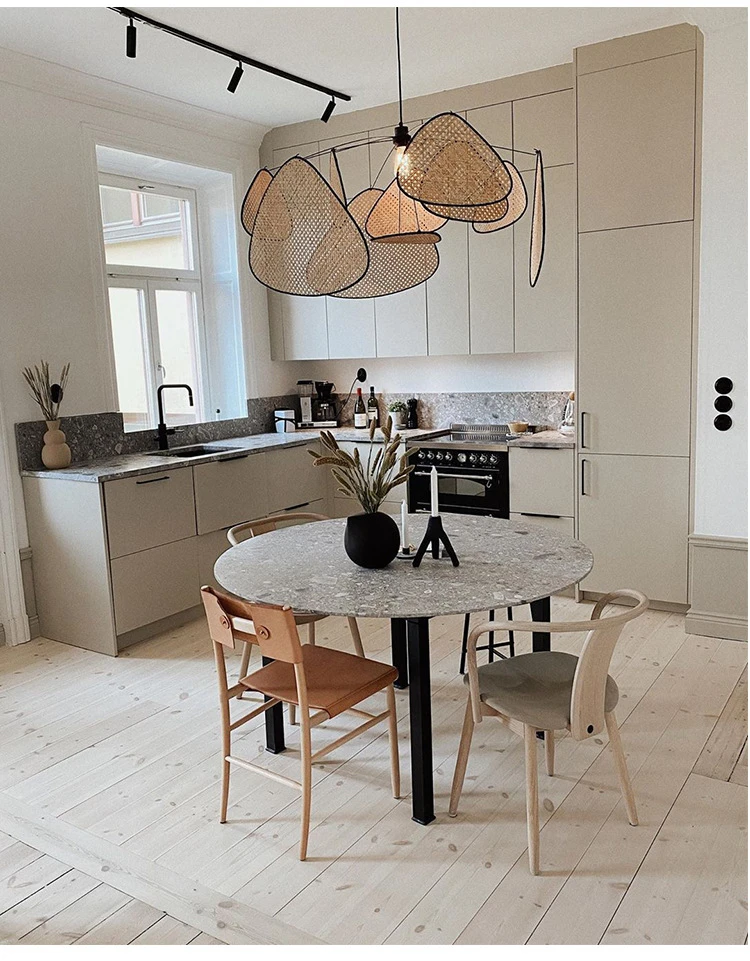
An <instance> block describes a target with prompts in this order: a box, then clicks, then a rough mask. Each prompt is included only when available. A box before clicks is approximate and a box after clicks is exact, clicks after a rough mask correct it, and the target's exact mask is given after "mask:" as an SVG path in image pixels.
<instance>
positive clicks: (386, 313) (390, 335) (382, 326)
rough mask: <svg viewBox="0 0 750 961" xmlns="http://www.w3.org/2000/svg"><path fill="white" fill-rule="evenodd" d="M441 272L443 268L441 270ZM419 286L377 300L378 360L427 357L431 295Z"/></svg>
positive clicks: (423, 285)
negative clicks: (382, 358) (428, 296)
mask: <svg viewBox="0 0 750 961" xmlns="http://www.w3.org/2000/svg"><path fill="white" fill-rule="evenodd" d="M438 269H440V268H438ZM425 288H426V284H419V286H418V287H412V289H411V290H404V291H402V292H401V293H400V294H389V295H388V296H387V297H378V298H376V300H375V332H376V336H377V349H378V357H426V356H427V292H426V289H425Z"/></svg>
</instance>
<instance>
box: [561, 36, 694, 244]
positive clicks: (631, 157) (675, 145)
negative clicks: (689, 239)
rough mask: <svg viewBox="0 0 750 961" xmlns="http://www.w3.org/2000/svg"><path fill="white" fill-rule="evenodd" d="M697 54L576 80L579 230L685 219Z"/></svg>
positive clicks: (690, 197)
mask: <svg viewBox="0 0 750 961" xmlns="http://www.w3.org/2000/svg"><path fill="white" fill-rule="evenodd" d="M695 63H696V57H695V51H693V50H691V51H688V52H684V53H679V54H675V55H674V56H668V57H667V56H665V57H658V58H656V59H651V60H646V61H644V62H640V63H631V64H627V65H625V66H618V67H614V68H612V69H609V70H600V71H597V72H596V73H588V74H586V75H584V76H579V78H578V183H579V196H578V218H579V230H581V231H589V230H609V229H611V228H613V227H634V226H638V225H644V224H660V223H667V222H671V221H679V220H691V219H692V217H693V191H694V134H695V79H696V78H695Z"/></svg>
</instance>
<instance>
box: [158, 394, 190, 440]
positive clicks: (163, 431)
mask: <svg viewBox="0 0 750 961" xmlns="http://www.w3.org/2000/svg"><path fill="white" fill-rule="evenodd" d="M171 387H178V388H180V389H181V390H186V391H187V392H188V399H189V401H190V406H191V407H192V406H193V388H192V387H191V386H190V384H162V385H161V386H160V387H158V388H157V390H156V402H157V404H158V405H159V426H158V427H157V429H156V436H157V440H158V441H159V450H169V441H168V440H167V435H168V434H174V432H175V428H174V427H167V425H166V424H165V423H164V404H163V402H162V399H161V392H162V391H163V390H167V389H169V388H171Z"/></svg>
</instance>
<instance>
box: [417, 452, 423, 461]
mask: <svg viewBox="0 0 750 961" xmlns="http://www.w3.org/2000/svg"><path fill="white" fill-rule="evenodd" d="M417 460H424V451H423V450H420V451H418V452H417Z"/></svg>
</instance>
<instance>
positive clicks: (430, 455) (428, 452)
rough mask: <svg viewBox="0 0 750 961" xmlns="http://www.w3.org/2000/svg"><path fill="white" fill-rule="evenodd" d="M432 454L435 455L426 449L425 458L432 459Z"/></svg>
mask: <svg viewBox="0 0 750 961" xmlns="http://www.w3.org/2000/svg"><path fill="white" fill-rule="evenodd" d="M434 456H435V455H434V454H433V453H432V451H431V450H428V451H427V460H432V459H433V458H434Z"/></svg>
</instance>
